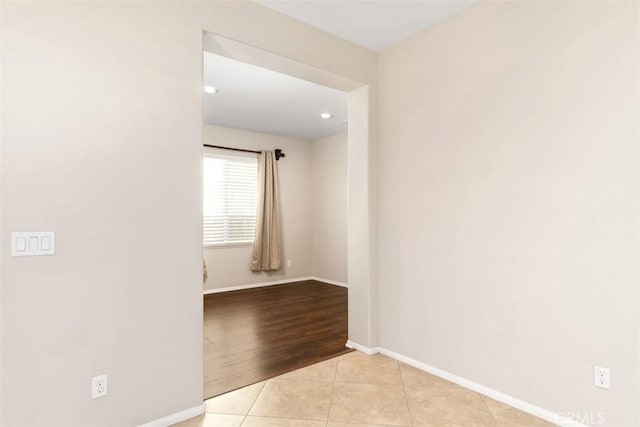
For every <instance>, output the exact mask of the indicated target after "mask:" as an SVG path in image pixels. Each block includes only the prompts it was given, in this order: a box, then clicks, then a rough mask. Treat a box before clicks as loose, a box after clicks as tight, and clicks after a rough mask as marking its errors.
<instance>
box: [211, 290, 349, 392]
mask: <svg viewBox="0 0 640 427" xmlns="http://www.w3.org/2000/svg"><path fill="white" fill-rule="evenodd" d="M346 342H347V289H346V288H342V287H339V286H333V285H328V284H325V283H321V282H317V281H314V280H309V281H304V282H296V283H289V284H284V285H276V286H269V287H264V288H257V289H247V290H241V291H233V292H224V293H219V294H211V295H206V296H205V297H204V397H205V398H210V397H213V396H217V395H219V394H222V393H226V392H228V391H232V390H235V389H237V388H240V387H244V386H247V385H250V384H253V383H256V382H259V381H263V380H265V379H268V378H271V377H274V376H277V375H280V374H282V373H285V372H288V371H292V370H294V369H297V368H300V367H303V366H307V365H311V364H313V363H316V362H320V361H322V360H325V359H328V358H331V357H334V356H337V355H340V354H343V353H347V352H349V351H350V350H349V349H347V348H345V343H346Z"/></svg>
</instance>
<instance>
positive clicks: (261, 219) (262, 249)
mask: <svg viewBox="0 0 640 427" xmlns="http://www.w3.org/2000/svg"><path fill="white" fill-rule="evenodd" d="M281 236H282V230H281V228H280V191H279V189H278V164H277V163H276V156H275V153H274V152H273V151H263V152H261V153H260V157H259V158H258V210H257V217H256V236H255V239H254V241H253V253H252V255H251V271H273V270H280V268H282V238H281Z"/></svg>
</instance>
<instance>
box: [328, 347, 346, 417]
mask: <svg viewBox="0 0 640 427" xmlns="http://www.w3.org/2000/svg"><path fill="white" fill-rule="evenodd" d="M341 358H342V356H338V357H336V368H335V370H334V371H333V382H332V383H331V396H329V408H328V409H327V421H326V422H325V423H324V425H325V427H326V426H328V425H329V415H330V414H331V405H332V404H333V391H334V390H335V388H336V378H338V365H339V364H340V359H341Z"/></svg>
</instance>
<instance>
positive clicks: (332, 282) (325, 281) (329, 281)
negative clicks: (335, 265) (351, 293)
mask: <svg viewBox="0 0 640 427" xmlns="http://www.w3.org/2000/svg"><path fill="white" fill-rule="evenodd" d="M311 279H313V280H317V281H318V282H324V283H328V284H330V285H336V286H342V287H343V288H348V287H349V285H348V284H346V283H344V282H338V281H337V280H329V279H324V278H322V277H317V276H313V277H311Z"/></svg>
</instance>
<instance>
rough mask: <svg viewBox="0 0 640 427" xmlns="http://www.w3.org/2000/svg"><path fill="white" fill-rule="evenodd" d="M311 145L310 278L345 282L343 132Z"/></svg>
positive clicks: (345, 180)
mask: <svg viewBox="0 0 640 427" xmlns="http://www.w3.org/2000/svg"><path fill="white" fill-rule="evenodd" d="M311 146H312V158H313V178H312V182H313V199H312V209H311V211H312V213H313V221H312V227H313V251H312V254H313V276H316V277H319V278H323V279H328V280H333V281H336V282H341V283H347V280H348V277H347V215H348V212H347V204H348V189H347V185H348V183H347V133H346V132H344V133H339V134H337V135H332V136H329V137H326V138H322V139H317V140H315V141H313V142H312V143H311Z"/></svg>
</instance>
